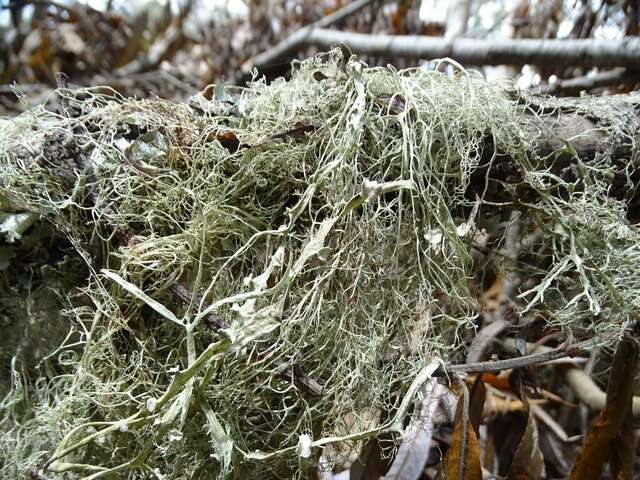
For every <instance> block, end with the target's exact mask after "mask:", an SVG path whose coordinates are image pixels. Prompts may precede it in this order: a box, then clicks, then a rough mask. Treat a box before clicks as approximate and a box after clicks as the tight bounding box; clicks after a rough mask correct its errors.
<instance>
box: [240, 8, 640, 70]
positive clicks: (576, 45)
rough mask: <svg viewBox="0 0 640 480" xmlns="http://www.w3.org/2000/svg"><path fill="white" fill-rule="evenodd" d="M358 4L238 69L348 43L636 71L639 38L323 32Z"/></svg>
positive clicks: (475, 61)
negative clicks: (463, 36) (544, 37)
mask: <svg viewBox="0 0 640 480" xmlns="http://www.w3.org/2000/svg"><path fill="white" fill-rule="evenodd" d="M370 1H371V0H359V1H357V2H354V3H352V4H349V5H348V6H347V7H345V8H344V9H342V10H340V11H338V12H335V13H334V14H332V15H329V16H327V17H325V18H323V19H322V20H320V21H318V22H316V23H314V24H311V25H309V26H307V27H304V28H301V29H300V30H298V31H296V32H295V33H293V34H292V35H290V36H289V37H288V38H286V39H285V40H283V41H282V42H280V43H278V44H277V45H276V46H274V47H273V48H271V49H269V50H267V51H266V52H264V53H261V54H260V55H257V56H256V57H254V58H252V59H251V60H249V61H247V62H246V63H245V64H244V65H243V66H242V73H243V74H244V75H245V76H246V75H247V74H248V73H249V72H250V71H251V70H252V69H253V68H258V69H261V68H264V67H267V66H269V65H271V64H273V63H275V62H279V61H283V60H285V59H288V58H289V57H291V56H293V55H294V54H295V52H297V51H299V50H301V49H302V48H305V47H309V46H315V47H318V48H321V49H330V48H332V47H335V46H337V45H346V46H347V47H349V49H350V50H351V51H352V52H354V53H358V54H362V55H371V56H376V57H383V58H396V57H404V58H416V59H434V58H445V57H448V58H451V59H453V60H456V61H458V62H460V63H462V64H464V65H525V64H532V65H545V66H561V67H566V66H581V67H605V68H613V67H627V68H628V69H630V70H631V69H638V68H640V38H638V37H625V38H623V39H619V40H597V39H595V40H594V39H566V40H557V39H492V40H488V39H475V38H452V39H445V38H442V37H427V36H420V35H378V34H375V35H373V34H366V33H354V32H341V31H338V30H330V29H326V28H324V27H325V26H326V25H328V24H333V23H335V22H337V21H338V20H340V19H343V18H345V17H346V16H347V15H351V14H353V13H355V12H356V11H358V10H360V9H362V8H363V7H364V6H366V5H367V4H369V3H370Z"/></svg>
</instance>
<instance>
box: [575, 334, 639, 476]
mask: <svg viewBox="0 0 640 480" xmlns="http://www.w3.org/2000/svg"><path fill="white" fill-rule="evenodd" d="M637 364H638V344H637V343H636V341H635V340H634V339H633V338H631V337H629V336H628V335H627V336H625V337H623V339H622V340H621V341H620V343H618V348H617V349H616V353H615V355H614V357H613V363H612V365H611V374H610V376H609V385H608V388H607V402H606V404H605V407H604V410H603V411H602V412H601V413H600V415H599V416H598V418H597V419H596V421H595V423H594V424H593V427H592V428H591V431H590V432H589V434H588V435H587V438H586V440H585V442H584V445H583V446H582V450H581V451H580V454H579V455H578V459H577V461H576V464H575V465H574V467H573V469H572V470H571V476H570V480H578V479H580V480H591V479H593V480H596V479H599V478H600V474H601V472H602V467H603V466H604V464H605V462H607V461H609V462H610V463H611V478H615V479H620V480H623V479H625V480H626V479H631V478H632V475H633V472H632V466H633V460H634V453H635V448H634V442H633V433H631V434H629V431H628V430H629V426H630V425H633V417H632V410H631V406H632V401H633V380H634V377H635V372H636V368H637ZM631 428H633V427H631Z"/></svg>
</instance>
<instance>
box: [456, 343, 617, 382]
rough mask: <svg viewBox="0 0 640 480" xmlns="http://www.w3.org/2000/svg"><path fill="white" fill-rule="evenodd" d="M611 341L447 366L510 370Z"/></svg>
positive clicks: (458, 369) (460, 369) (471, 370)
mask: <svg viewBox="0 0 640 480" xmlns="http://www.w3.org/2000/svg"><path fill="white" fill-rule="evenodd" d="M607 343H609V341H608V340H601V339H596V338H594V339H590V340H585V341H583V342H580V343H577V344H575V345H571V346H569V347H559V348H554V349H551V350H548V351H545V352H542V353H534V354H531V355H525V356H523V357H515V358H508V359H505V360H495V361H489V362H474V363H464V364H461V365H449V366H447V367H445V369H444V370H445V372H446V373H456V372H465V373H486V372H499V371H502V370H509V369H512V368H521V367H528V366H529V365H536V364H540V363H545V362H548V361H551V360H556V359H558V358H564V357H574V356H576V355H577V354H578V353H580V352H583V351H586V350H590V349H592V348H595V347H598V346H602V345H605V344H607Z"/></svg>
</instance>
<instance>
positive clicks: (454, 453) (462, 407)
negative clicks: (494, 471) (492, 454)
mask: <svg viewBox="0 0 640 480" xmlns="http://www.w3.org/2000/svg"><path fill="white" fill-rule="evenodd" d="M459 383H460V385H461V388H462V395H461V397H460V399H459V400H458V408H457V410H456V422H455V426H454V429H453V435H452V437H451V444H450V445H449V450H447V453H446V455H445V457H444V460H443V461H442V465H441V466H440V471H439V472H438V476H437V477H436V478H437V479H442V480H444V479H446V480H482V467H481V465H480V443H479V442H478V437H477V436H476V433H475V431H474V428H473V425H472V424H471V422H470V420H469V407H470V403H471V402H470V399H469V392H468V391H467V386H466V385H465V384H464V382H459ZM483 386H484V385H483ZM478 388H481V387H478ZM480 400H482V401H483V402H484V398H483V396H482V395H481V391H480V390H477V392H476V394H475V398H474V401H475V402H479V401H480ZM476 410H477V405H476V406H474V412H475V411H476ZM480 410H481V411H482V407H481V408H480Z"/></svg>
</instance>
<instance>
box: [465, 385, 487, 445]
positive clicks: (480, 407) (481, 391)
mask: <svg viewBox="0 0 640 480" xmlns="http://www.w3.org/2000/svg"><path fill="white" fill-rule="evenodd" d="M486 398H487V387H485V385H484V379H483V375H482V374H480V375H478V376H477V377H476V380H475V382H473V386H472V387H471V393H470V394H469V422H471V426H472V427H473V431H474V432H475V434H476V438H480V424H481V423H482V414H483V412H484V402H485V400H486Z"/></svg>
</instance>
